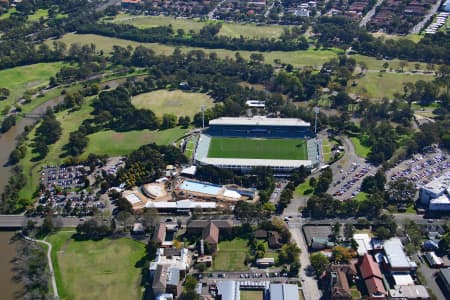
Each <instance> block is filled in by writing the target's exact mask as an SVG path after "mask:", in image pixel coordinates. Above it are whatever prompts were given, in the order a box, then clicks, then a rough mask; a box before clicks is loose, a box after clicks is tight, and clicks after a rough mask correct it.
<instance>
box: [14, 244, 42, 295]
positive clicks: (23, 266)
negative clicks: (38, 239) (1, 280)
mask: <svg viewBox="0 0 450 300" xmlns="http://www.w3.org/2000/svg"><path fill="white" fill-rule="evenodd" d="M16 243H17V246H16V252H17V254H16V257H15V258H14V272H15V275H14V277H15V278H16V279H17V280H20V282H21V283H22V284H23V285H24V295H23V299H49V297H50V295H49V294H50V291H49V286H50V272H49V270H48V261H47V251H46V249H45V248H44V247H42V246H41V245H39V244H37V243H35V242H29V241H24V240H19V241H17V242H16Z"/></svg>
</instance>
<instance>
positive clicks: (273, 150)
mask: <svg viewBox="0 0 450 300" xmlns="http://www.w3.org/2000/svg"><path fill="white" fill-rule="evenodd" d="M208 157H221V158H260V159H298V160H306V159H308V154H307V152H306V143H305V141H303V140H300V139H248V138H217V137H214V138H212V140H211V145H210V146H209V152H208Z"/></svg>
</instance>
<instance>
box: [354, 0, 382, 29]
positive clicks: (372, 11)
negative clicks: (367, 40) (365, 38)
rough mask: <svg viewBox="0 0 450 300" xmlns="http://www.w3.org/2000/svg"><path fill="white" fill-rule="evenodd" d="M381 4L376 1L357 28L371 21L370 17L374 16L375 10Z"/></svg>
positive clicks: (379, 0) (379, 1)
mask: <svg viewBox="0 0 450 300" xmlns="http://www.w3.org/2000/svg"><path fill="white" fill-rule="evenodd" d="M381 3H383V0H377V3H375V5H374V6H373V7H372V9H371V10H369V11H368V12H367V14H366V15H365V16H364V17H363V18H362V20H361V22H359V27H364V26H366V25H367V23H368V22H369V21H370V19H372V17H373V16H374V15H375V12H376V10H377V7H378V6H380V5H381Z"/></svg>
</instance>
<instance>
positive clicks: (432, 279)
mask: <svg viewBox="0 0 450 300" xmlns="http://www.w3.org/2000/svg"><path fill="white" fill-rule="evenodd" d="M418 255H421V253H419V254H418ZM416 261H417V260H416ZM418 271H419V272H420V273H422V275H423V277H425V279H426V280H427V282H426V283H425V282H423V285H425V286H427V287H428V288H429V289H431V290H432V291H433V293H434V295H436V298H437V299H438V300H445V299H446V298H445V296H444V294H443V293H442V290H441V288H440V287H439V285H438V284H437V282H436V273H438V270H437V269H432V268H430V267H429V266H428V264H427V263H426V261H425V260H423V263H420V265H419V268H418Z"/></svg>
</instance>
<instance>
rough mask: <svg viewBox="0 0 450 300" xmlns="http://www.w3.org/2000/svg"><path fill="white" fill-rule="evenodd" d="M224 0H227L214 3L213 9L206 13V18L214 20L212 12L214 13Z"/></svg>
mask: <svg viewBox="0 0 450 300" xmlns="http://www.w3.org/2000/svg"><path fill="white" fill-rule="evenodd" d="M226 1H227V0H222V1H220V2H219V3H218V4H217V5H216V7H214V9H213V10H212V11H210V12H209V13H208V19H210V20H215V19H214V14H215V13H216V11H217V9H218V8H219V7H220V6H221V5H222V4H224V3H225V2H226Z"/></svg>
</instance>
